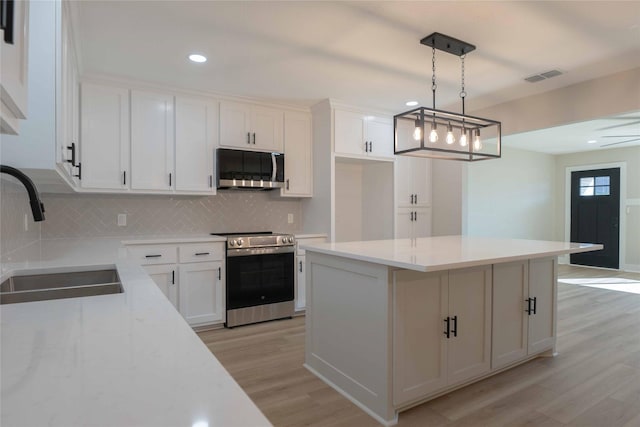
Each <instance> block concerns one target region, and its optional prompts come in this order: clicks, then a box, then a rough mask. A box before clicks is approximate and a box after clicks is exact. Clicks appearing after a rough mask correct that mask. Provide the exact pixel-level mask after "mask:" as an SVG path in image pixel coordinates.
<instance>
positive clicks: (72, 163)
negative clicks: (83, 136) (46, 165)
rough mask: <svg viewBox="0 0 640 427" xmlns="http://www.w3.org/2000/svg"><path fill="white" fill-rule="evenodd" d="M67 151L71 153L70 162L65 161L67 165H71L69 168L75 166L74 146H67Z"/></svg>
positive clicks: (72, 144)
mask: <svg viewBox="0 0 640 427" xmlns="http://www.w3.org/2000/svg"><path fill="white" fill-rule="evenodd" d="M67 150H70V151H71V160H67V163H71V166H75V165H76V144H75V142H72V143H71V145H68V146H67Z"/></svg>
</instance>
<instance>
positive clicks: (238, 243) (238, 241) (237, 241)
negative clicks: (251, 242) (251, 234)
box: [236, 239, 244, 246]
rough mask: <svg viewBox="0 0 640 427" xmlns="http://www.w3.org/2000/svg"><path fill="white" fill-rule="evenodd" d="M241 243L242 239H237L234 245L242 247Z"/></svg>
mask: <svg viewBox="0 0 640 427" xmlns="http://www.w3.org/2000/svg"><path fill="white" fill-rule="evenodd" d="M243 243H244V241H243V240H242V239H238V240H236V244H237V245H238V246H242V244H243Z"/></svg>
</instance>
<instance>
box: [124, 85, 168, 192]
mask: <svg viewBox="0 0 640 427" xmlns="http://www.w3.org/2000/svg"><path fill="white" fill-rule="evenodd" d="M174 146H175V133H174V110H173V96H172V95H168V94H166V93H158V92H149V91H140V90H132V91H131V188H132V189H135V190H171V189H173V188H175V178H176V177H175V172H174Z"/></svg>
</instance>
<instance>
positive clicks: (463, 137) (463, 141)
mask: <svg viewBox="0 0 640 427" xmlns="http://www.w3.org/2000/svg"><path fill="white" fill-rule="evenodd" d="M467 144H468V141H467V130H466V129H464V128H463V129H462V135H460V146H461V147H466V146H467Z"/></svg>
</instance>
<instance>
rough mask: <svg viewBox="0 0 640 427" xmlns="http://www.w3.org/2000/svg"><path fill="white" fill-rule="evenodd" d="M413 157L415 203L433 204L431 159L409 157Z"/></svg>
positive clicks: (412, 172) (412, 184)
mask: <svg viewBox="0 0 640 427" xmlns="http://www.w3.org/2000/svg"><path fill="white" fill-rule="evenodd" d="M409 158H410V159H411V161H410V163H411V165H410V168H409V169H410V171H411V187H412V192H413V194H414V199H413V200H414V204H416V205H418V206H431V159H424V158H421V157H409Z"/></svg>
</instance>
